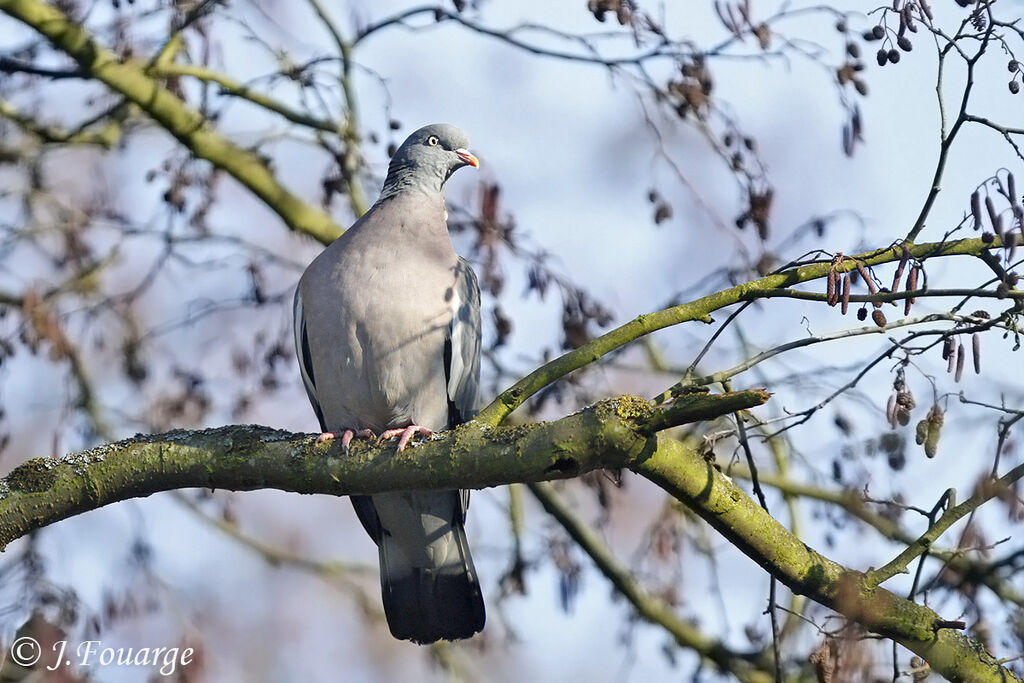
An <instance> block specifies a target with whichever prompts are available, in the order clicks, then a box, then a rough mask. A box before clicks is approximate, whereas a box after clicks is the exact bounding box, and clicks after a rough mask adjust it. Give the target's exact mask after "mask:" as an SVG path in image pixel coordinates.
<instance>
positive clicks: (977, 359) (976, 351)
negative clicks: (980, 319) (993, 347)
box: [971, 332, 981, 375]
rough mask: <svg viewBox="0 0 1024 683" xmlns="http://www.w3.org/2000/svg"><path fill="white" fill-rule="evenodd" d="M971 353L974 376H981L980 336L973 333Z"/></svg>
mask: <svg viewBox="0 0 1024 683" xmlns="http://www.w3.org/2000/svg"><path fill="white" fill-rule="evenodd" d="M971 351H972V353H973V355H974V374H975V375H980V374H981V335H980V334H978V333H977V332H975V333H974V334H972V335H971Z"/></svg>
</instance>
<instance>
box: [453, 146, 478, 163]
mask: <svg viewBox="0 0 1024 683" xmlns="http://www.w3.org/2000/svg"><path fill="white" fill-rule="evenodd" d="M455 154H457V155H458V157H459V158H460V159H462V163H464V164H469V165H470V166H472V167H473V168H480V160H479V159H477V158H476V157H475V156H473V155H472V154H471V153H470V151H469V150H468V149H466V148H465V147H459V148H458V149H457V150H455Z"/></svg>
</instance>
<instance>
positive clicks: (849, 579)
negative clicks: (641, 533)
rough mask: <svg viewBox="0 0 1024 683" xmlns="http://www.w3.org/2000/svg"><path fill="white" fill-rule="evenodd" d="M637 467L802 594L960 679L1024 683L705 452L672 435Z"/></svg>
mask: <svg viewBox="0 0 1024 683" xmlns="http://www.w3.org/2000/svg"><path fill="white" fill-rule="evenodd" d="M657 441H658V445H657V448H654V449H651V451H652V452H651V455H650V457H648V458H645V459H643V460H642V461H640V462H638V463H636V464H635V465H634V466H633V467H632V469H633V470H634V471H635V472H637V473H638V474H641V475H643V476H645V477H647V478H648V479H650V480H651V481H653V482H654V483H656V484H658V485H659V486H661V487H662V488H664V489H665V490H666V491H668V492H669V493H671V494H672V495H674V496H675V497H676V498H678V499H679V500H680V501H682V502H683V503H685V504H686V505H688V506H689V507H690V508H692V509H693V510H694V511H695V512H696V513H697V514H698V515H700V516H701V517H702V518H703V519H704V521H706V522H707V523H708V524H710V525H711V526H712V527H714V528H715V529H717V530H718V532H719V533H721V534H722V535H723V536H724V537H725V538H726V540H728V541H729V542H730V543H732V544H733V545H735V546H736V547H737V548H739V549H740V550H741V551H742V552H743V553H744V554H746V555H747V556H748V557H750V558H751V559H752V560H754V561H755V562H756V563H757V564H759V565H760V566H762V567H763V568H764V569H765V570H766V571H768V572H769V573H771V574H772V575H773V576H775V577H776V578H777V579H779V580H780V581H782V582H783V583H784V584H786V585H787V586H788V587H789V588H790V590H792V591H793V592H794V593H799V594H801V595H806V596H807V597H809V598H810V599H812V600H814V601H815V602H818V603H820V604H822V605H825V606H826V607H829V608H831V609H834V610H836V611H837V612H839V613H841V614H843V615H845V616H846V617H848V618H850V619H852V620H854V621H856V622H857V623H859V624H861V625H862V626H864V627H865V628H866V629H868V630H870V631H873V632H875V633H877V634H879V635H882V636H884V637H886V638H892V639H893V640H895V641H896V642H898V643H899V644H901V645H903V646H904V647H905V648H907V649H908V650H911V651H912V652H914V653H916V654H918V655H920V656H921V657H923V658H924V659H925V660H926V661H927V662H928V664H929V665H930V666H931V668H932V670H933V671H935V672H936V673H938V674H940V675H942V676H945V677H946V678H947V679H948V680H950V681H953V682H954V683H967V682H969V681H970V682H983V681H993V682H996V681H998V682H1000V683H1006V681H1020V680H1021V679H1020V678H1018V677H1017V676H1015V675H1014V674H1013V673H1011V672H1010V671H1009V670H1007V669H1005V668H1003V667H1002V666H1001V665H1000V664H999V663H998V662H997V661H996V659H995V658H994V657H993V656H992V655H991V654H989V653H988V652H987V651H986V650H985V649H984V647H982V646H981V645H980V644H979V643H977V642H976V641H974V640H972V639H971V638H968V637H967V636H965V635H963V634H961V633H958V632H956V631H952V630H950V629H948V628H942V627H941V625H942V624H943V623H944V622H943V620H942V619H941V618H940V617H939V615H938V614H936V613H935V612H934V611H932V610H931V609H929V608H928V607H925V606H923V605H918V604H917V603H914V602H911V601H909V600H907V599H905V598H903V597H901V596H899V595H896V594H895V593H891V592H890V591H887V590H885V589H883V588H879V587H877V586H872V585H871V584H870V583H869V581H868V577H867V576H866V575H865V574H864V573H863V572H859V571H854V570H850V569H847V568H846V567H843V566H842V565H840V564H838V563H836V562H833V561H832V560H830V559H828V558H826V557H824V556H822V555H820V554H818V553H817V552H815V551H814V550H813V549H811V548H810V547H808V546H807V545H806V544H804V543H803V542H802V541H801V540H800V539H799V538H797V537H796V536H794V535H793V534H791V533H790V532H789V531H788V530H787V529H786V528H785V527H783V526H782V525H781V524H779V523H778V522H777V521H775V519H773V518H772V517H771V516H770V515H768V513H766V512H765V511H764V510H762V509H761V508H760V507H759V506H758V504H757V503H756V502H755V501H754V500H753V499H751V498H750V497H749V496H747V495H746V494H745V493H744V492H743V491H742V490H741V489H740V488H739V487H737V486H736V485H735V484H734V483H733V482H732V481H731V480H730V479H729V478H728V477H726V476H724V475H723V474H722V473H721V472H719V471H718V470H717V469H716V468H715V467H714V465H712V464H711V463H708V462H707V461H706V460H704V459H703V458H702V457H700V455H699V454H697V453H696V452H695V451H694V450H692V449H691V448H688V447H687V446H685V445H684V444H682V443H680V442H679V441H676V440H674V439H671V438H669V437H667V436H665V435H659V436H658V437H657Z"/></svg>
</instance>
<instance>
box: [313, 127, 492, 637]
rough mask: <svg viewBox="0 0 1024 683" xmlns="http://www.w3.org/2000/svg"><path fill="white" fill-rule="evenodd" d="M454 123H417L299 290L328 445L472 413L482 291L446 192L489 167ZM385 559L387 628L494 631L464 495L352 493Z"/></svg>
mask: <svg viewBox="0 0 1024 683" xmlns="http://www.w3.org/2000/svg"><path fill="white" fill-rule="evenodd" d="M468 145H469V141H468V139H467V137H466V134H465V133H463V132H462V131H461V130H459V129H458V128H456V127H454V126H450V125H446V124H434V125H430V126H425V127H423V128H420V129H419V130H417V131H416V132H414V133H413V134H412V135H410V136H409V138H408V139H407V140H406V141H405V142H404V143H402V146H401V147H399V148H398V150H397V151H396V152H395V154H394V156H393V157H392V158H391V163H390V165H389V167H388V174H387V178H386V179H385V180H384V187H383V189H382V190H381V193H380V197H379V198H378V199H377V201H376V202H375V203H374V205H373V206H372V207H371V208H370V209H369V210H368V211H367V212H366V214H364V215H363V216H362V217H361V218H360V219H359V220H357V221H356V222H355V224H353V225H352V227H351V228H349V229H348V230H347V231H346V232H345V233H344V234H342V236H341V237H339V238H338V239H337V240H335V241H334V242H333V243H332V244H331V245H329V246H328V247H327V248H326V249H324V251H323V252H322V253H321V254H320V255H319V256H317V257H316V259H314V260H313V262H312V263H311V264H310V265H309V267H308V268H307V269H306V271H305V272H304V273H303V275H302V277H301V279H300V280H299V284H298V287H297V288H296V292H295V305H294V321H295V345H296V352H297V353H296V355H297V357H298V360H299V365H300V369H301V373H302V380H303V383H304V384H305V387H306V392H307V393H308V394H309V400H310V402H311V403H312V404H313V410H314V411H315V412H316V416H317V418H318V419H319V420H320V429H321V431H322V432H323V434H322V435H321V436H320V440H327V439H332V438H334V437H335V436H340V437H341V443H342V446H343V452H344V453H346V454H347V453H348V449H349V444H350V443H351V441H352V439H354V438H356V437H365V438H373V437H375V436H377V437H379V438H381V439H390V438H394V437H396V436H397V437H398V438H399V440H398V445H397V448H398V451H402V450H403V449H404V448H406V446H407V445H408V444H409V443H410V441H411V440H412V439H413V438H414V437H416V435H421V436H423V437H427V438H429V437H430V436H431V435H432V433H433V432H434V431H435V430H442V429H449V428H452V427H454V426H456V425H458V424H461V423H463V422H465V421H467V420H470V419H472V417H473V415H474V414H475V411H476V407H477V400H478V397H479V393H480V288H479V285H478V284H477V279H476V275H475V274H474V273H473V269H472V268H471V267H470V265H469V263H468V262H467V261H466V260H465V259H463V258H462V257H460V256H458V255H457V254H456V253H455V251H454V249H453V247H452V243H451V238H450V237H449V235H448V225H447V223H446V220H447V215H448V214H447V211H446V209H445V204H444V194H443V187H444V184H445V182H446V181H447V180H448V178H449V177H451V174H452V173H453V172H455V171H456V170H457V169H459V168H461V167H463V166H473V167H479V161H478V160H477V158H476V157H475V156H473V154H471V153H470V152H469V150H468ZM352 504H353V506H354V507H355V510H356V515H357V516H358V517H359V521H360V522H361V523H362V525H363V527H364V528H365V529H366V531H367V533H369V535H370V536H371V538H373V540H374V541H375V542H376V544H377V547H378V553H379V556H380V583H381V594H382V598H383V603H384V613H385V615H386V616H387V622H388V627H389V628H390V630H391V634H392V635H393V636H394V637H395V638H398V639H400V640H411V641H413V642H415V643H420V644H427V643H433V642H436V641H438V640H457V639H462V638H469V637H471V636H472V635H473V634H475V633H477V632H479V631H480V630H482V629H483V627H484V618H485V617H484V601H483V596H482V593H481V590H480V583H479V580H478V578H477V573H476V569H475V568H474V566H473V558H472V556H471V555H470V552H469V544H468V542H467V540H466V530H465V521H466V508H467V506H468V505H469V492H468V491H465V490H463V491H395V492H389V493H381V494H375V495H372V496H352Z"/></svg>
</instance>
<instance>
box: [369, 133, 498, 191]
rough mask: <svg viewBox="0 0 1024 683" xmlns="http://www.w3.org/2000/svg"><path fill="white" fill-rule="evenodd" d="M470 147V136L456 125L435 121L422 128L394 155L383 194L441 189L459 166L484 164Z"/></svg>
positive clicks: (476, 166) (407, 139)
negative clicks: (473, 153) (405, 190)
mask: <svg viewBox="0 0 1024 683" xmlns="http://www.w3.org/2000/svg"><path fill="white" fill-rule="evenodd" d="M468 148H469V138H468V137H466V134H465V133H463V132H462V131H461V130H459V129H458V128H456V127H455V126H450V125H448V124H446V123H435V124H432V125H429V126H424V127H423V128H420V129H419V130H417V131H416V132H414V133H413V134H412V135H410V136H409V137H408V138H406V140H405V142H403V143H402V146H401V147H399V148H398V150H397V151H395V155H394V156H393V157H391V164H390V166H388V177H387V179H386V180H385V181H384V189H383V191H382V192H381V197H382V198H383V197H387V196H390V195H392V194H394V193H396V192H398V191H399V190H403V189H417V190H421V191H426V192H440V191H441V187H442V186H443V185H444V183H445V181H446V180H448V178H449V177H450V176H451V174H452V173H454V172H455V171H456V170H457V169H459V168H462V167H463V166H473V167H475V168H479V167H480V162H479V161H478V160H477V158H476V157H475V156H473V155H472V154H471V153H470V151H469V149H468Z"/></svg>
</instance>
